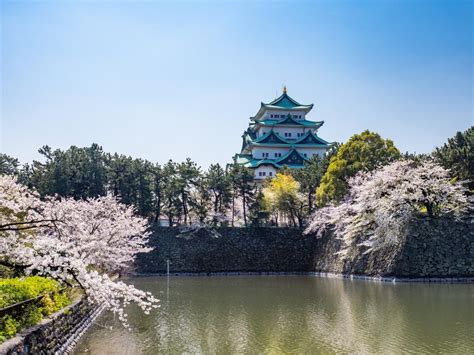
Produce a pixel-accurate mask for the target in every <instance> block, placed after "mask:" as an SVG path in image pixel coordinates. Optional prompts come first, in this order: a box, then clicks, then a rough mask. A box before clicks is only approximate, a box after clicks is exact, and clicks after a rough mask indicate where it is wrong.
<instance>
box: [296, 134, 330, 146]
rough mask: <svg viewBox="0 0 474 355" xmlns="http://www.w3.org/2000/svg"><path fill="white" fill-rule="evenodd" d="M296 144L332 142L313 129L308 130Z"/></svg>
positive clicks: (324, 143) (326, 143)
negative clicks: (319, 135)
mask: <svg viewBox="0 0 474 355" xmlns="http://www.w3.org/2000/svg"><path fill="white" fill-rule="evenodd" d="M294 144H318V145H329V144H330V143H329V142H327V141H325V140H324V139H322V138H320V137H318V136H317V135H316V134H314V133H313V131H308V132H306V134H305V135H304V136H303V137H301V138H299V139H297V140H296V141H295V143H294Z"/></svg>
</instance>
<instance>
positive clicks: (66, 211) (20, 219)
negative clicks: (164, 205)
mask: <svg viewBox="0 0 474 355" xmlns="http://www.w3.org/2000/svg"><path fill="white" fill-rule="evenodd" d="M148 237H149V232H148V231H147V221H146V219H144V218H141V217H137V216H136V215H135V213H134V210H133V208H132V207H128V206H126V205H123V204H121V203H119V202H118V201H117V200H116V199H115V198H114V197H112V196H104V197H100V198H95V199H90V200H87V201H85V200H74V199H72V198H62V199H59V198H54V197H50V198H46V199H43V200H41V199H40V198H39V196H38V194H37V193H36V192H35V191H31V190H29V189H28V188H26V187H25V186H23V185H20V184H18V183H17V181H16V180H15V178H13V177H11V176H6V175H3V176H0V264H3V265H5V266H10V267H15V268H17V269H21V270H23V271H24V272H25V273H26V274H31V273H35V274H40V275H45V276H50V277H52V278H55V279H57V280H60V281H62V282H64V283H65V284H68V285H70V286H78V287H81V288H82V289H83V290H84V292H85V293H86V295H87V296H88V298H89V299H90V300H91V301H92V302H94V303H98V304H105V305H106V307H107V308H109V309H110V310H112V311H113V312H115V313H117V314H118V315H119V317H120V319H121V320H122V322H123V323H124V324H125V325H127V322H126V314H125V313H124V307H125V306H126V305H127V304H129V303H131V302H134V303H136V304H137V305H138V306H139V307H141V309H142V310H143V311H144V312H145V313H148V312H149V311H150V310H151V309H152V308H154V307H157V303H158V300H157V299H155V298H154V297H153V296H152V295H151V293H149V292H144V291H141V290H138V289H136V288H135V287H133V286H131V285H127V284H125V283H124V282H122V281H117V280H114V279H113V275H116V274H117V273H118V272H120V271H121V270H124V269H125V268H127V267H129V266H130V264H131V263H132V262H133V260H134V258H135V255H136V254H137V253H142V252H148V251H149V250H150V248H148V247H147V246H146V243H147V240H148Z"/></svg>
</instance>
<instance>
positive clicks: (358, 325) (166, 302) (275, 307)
mask: <svg viewBox="0 0 474 355" xmlns="http://www.w3.org/2000/svg"><path fill="white" fill-rule="evenodd" d="M129 281H130V282H132V283H134V284H135V285H137V286H138V287H140V288H142V289H146V290H149V291H151V292H153V293H154V294H155V295H156V296H157V297H159V298H160V300H161V308H160V309H158V310H156V311H154V312H153V313H152V314H150V315H148V316H145V315H143V313H141V312H140V311H138V310H137V309H136V308H134V307H130V308H129V319H130V323H131V325H132V330H131V331H127V330H124V329H123V327H122V326H121V325H120V323H119V321H118V320H117V319H114V317H113V315H111V314H109V313H105V314H103V315H102V316H101V317H100V318H99V319H98V320H97V321H96V322H95V323H96V324H95V325H94V326H93V327H91V329H90V330H89V331H88V332H87V333H86V334H85V336H84V337H83V338H82V340H81V342H80V343H79V344H78V346H77V347H76V350H75V353H76V354H82V353H92V354H157V353H163V354H165V353H166V354H179V353H193V354H195V353H205V354H232V353H242V354H258V353H266V354H279V353H292V354H315V353H347V352H358V353H384V354H387V353H407V352H409V353H471V354H472V353H474V285H466V284H464V285H463V284H406V283H405V284H403V283H400V284H387V283H373V282H365V281H350V280H339V279H325V278H318V277H314V276H225V277H217V276H213V277H184V276H183V277H181V276H178V277H171V278H169V280H168V279H167V278H166V277H145V278H136V279H131V280H129Z"/></svg>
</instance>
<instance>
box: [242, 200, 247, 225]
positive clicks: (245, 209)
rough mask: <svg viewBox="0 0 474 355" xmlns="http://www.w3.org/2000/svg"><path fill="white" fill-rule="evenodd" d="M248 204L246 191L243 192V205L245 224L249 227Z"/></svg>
mask: <svg viewBox="0 0 474 355" xmlns="http://www.w3.org/2000/svg"><path fill="white" fill-rule="evenodd" d="M246 204H247V199H246V194H245V192H244V193H243V194H242V205H243V207H244V225H245V226H246V227H247V207H246V206H245V205H246Z"/></svg>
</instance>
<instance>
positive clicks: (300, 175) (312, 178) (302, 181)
mask: <svg viewBox="0 0 474 355" xmlns="http://www.w3.org/2000/svg"><path fill="white" fill-rule="evenodd" d="M339 147H340V144H339V143H334V144H332V145H331V146H330V147H329V149H328V151H327V152H326V154H324V155H323V157H320V156H319V155H314V156H313V157H312V158H311V159H310V161H309V162H307V163H306V164H305V165H304V167H303V168H302V169H293V170H291V174H292V175H293V177H294V178H295V180H296V181H297V182H298V183H299V186H300V192H301V193H303V194H304V195H306V204H307V213H308V214H311V213H313V211H314V200H315V197H316V189H317V188H318V186H319V184H320V183H321V179H322V178H323V176H324V174H325V173H326V170H327V168H328V166H329V161H330V160H331V158H332V157H333V156H334V155H336V153H337V151H338V150H339Z"/></svg>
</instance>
